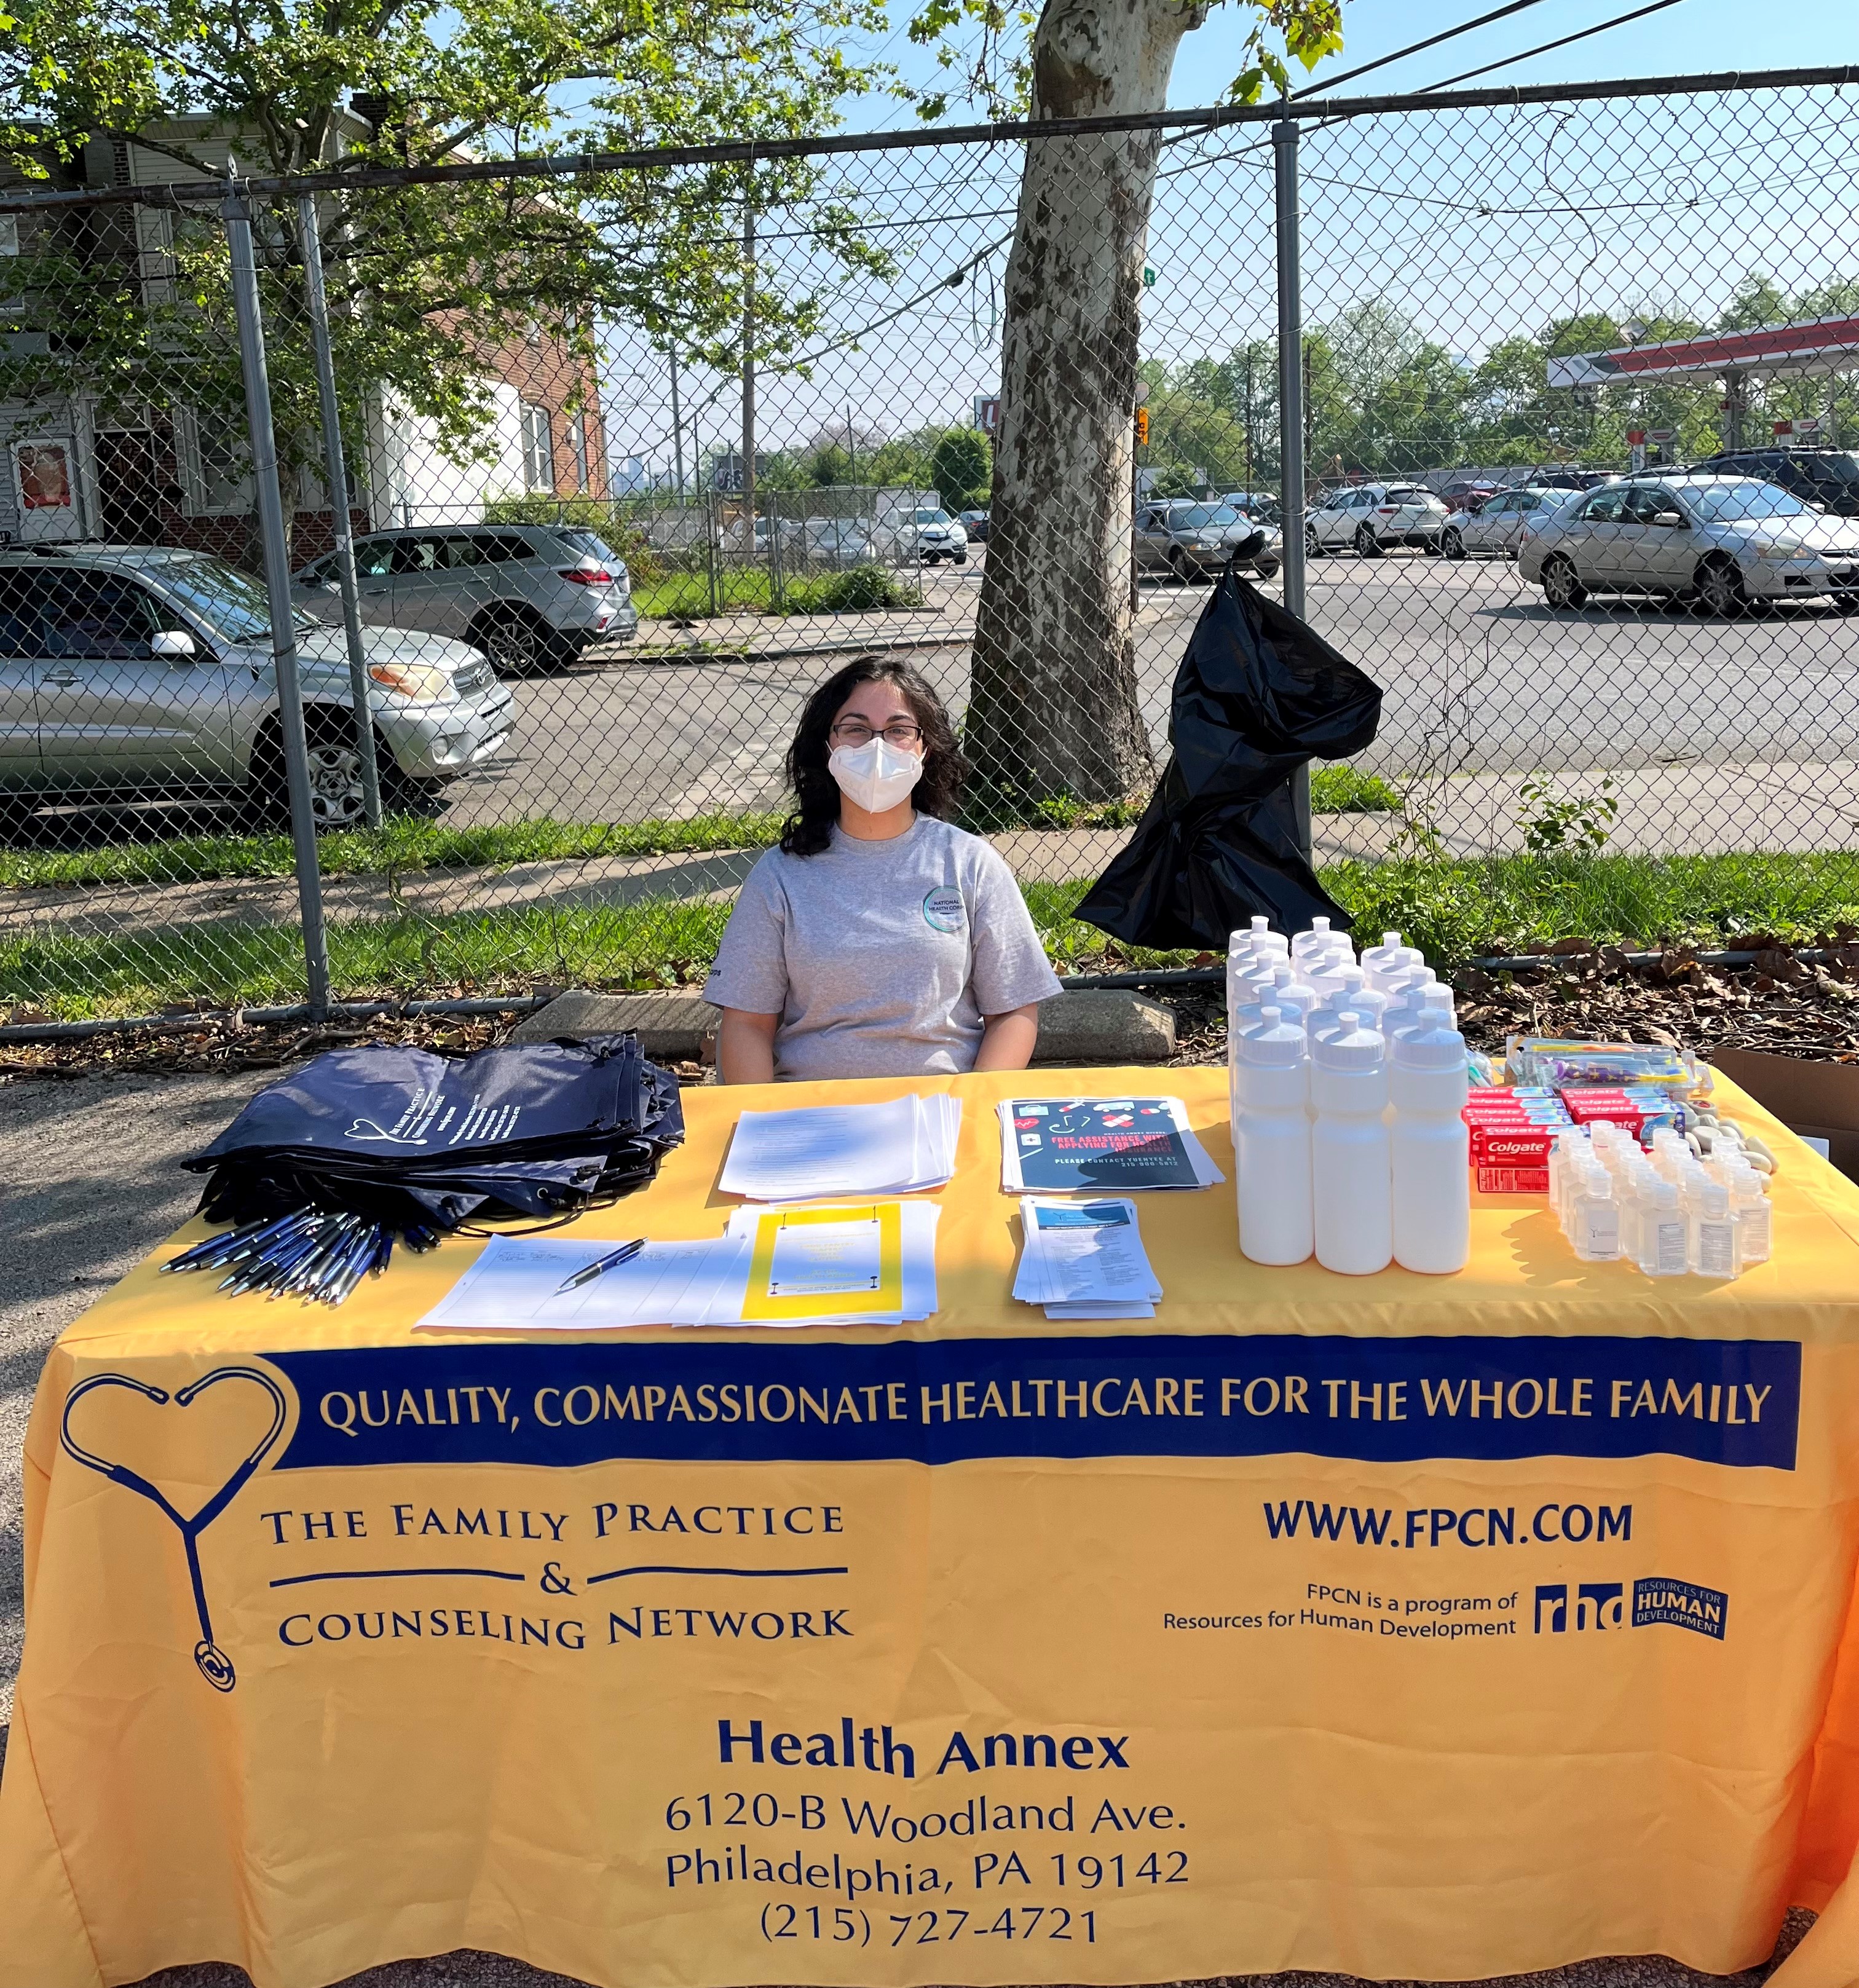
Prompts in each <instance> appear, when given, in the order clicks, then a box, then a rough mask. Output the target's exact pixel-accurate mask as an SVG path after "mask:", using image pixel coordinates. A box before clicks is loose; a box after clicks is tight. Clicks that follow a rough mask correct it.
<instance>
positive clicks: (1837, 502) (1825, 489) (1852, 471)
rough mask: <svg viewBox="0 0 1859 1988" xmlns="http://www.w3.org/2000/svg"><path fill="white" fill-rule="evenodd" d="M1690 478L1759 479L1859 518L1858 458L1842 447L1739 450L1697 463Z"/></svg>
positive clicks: (1836, 513) (1842, 515) (1837, 514)
mask: <svg viewBox="0 0 1859 1988" xmlns="http://www.w3.org/2000/svg"><path fill="white" fill-rule="evenodd" d="M1686 473H1687V474H1688V475H1693V474H1709V475H1713V476H1759V477H1760V478H1762V480H1763V482H1765V483H1779V484H1780V485H1781V486H1782V488H1783V489H1784V490H1786V491H1787V492H1789V493H1790V495H1792V496H1795V497H1804V498H1806V499H1807V501H1808V502H1809V503H1810V504H1818V505H1820V508H1821V509H1822V510H1824V511H1828V512H1831V513H1832V514H1833V516H1834V517H1836V518H1859V455H1853V454H1852V453H1851V451H1849V450H1847V449H1843V448H1739V449H1735V450H1732V451H1729V452H1728V453H1726V454H1725V455H1713V456H1712V457H1710V458H1709V459H1708V460H1707V461H1705V462H1694V463H1693V464H1692V466H1691V469H1690V470H1689V471H1688V472H1686Z"/></svg>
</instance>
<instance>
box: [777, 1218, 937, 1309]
mask: <svg viewBox="0 0 1859 1988" xmlns="http://www.w3.org/2000/svg"><path fill="white" fill-rule="evenodd" d="M820 1222H836V1223H837V1222H877V1225H878V1284H877V1290H870V1291H840V1292H837V1293H822V1292H816V1291H801V1292H796V1293H795V1294H794V1295H793V1297H774V1296H772V1295H771V1293H770V1292H769V1285H770V1283H772V1281H773V1278H774V1270H775V1239H776V1236H779V1234H780V1232H781V1231H782V1229H783V1228H784V1227H786V1226H790V1225H801V1224H813V1223H820ZM903 1310H904V1223H903V1214H902V1211H901V1209H900V1208H899V1206H898V1204H897V1202H894V1201H884V1202H874V1203H873V1204H872V1205H870V1207H865V1208H795V1209H779V1210H775V1211H771V1212H769V1213H768V1214H766V1215H762V1217H760V1219H759V1220H758V1221H757V1222H756V1223H755V1246H754V1249H753V1252H752V1254H751V1256H750V1257H749V1288H748V1290H746V1291H745V1292H744V1293H743V1295H742V1317H743V1319H744V1320H745V1322H749V1323H753V1322H755V1321H756V1320H781V1319H793V1318H830V1317H835V1316H849V1317H864V1316H865V1315H866V1314H867V1313H871V1312H896V1313H898V1314H899V1315H900V1316H901V1314H902V1312H903Z"/></svg>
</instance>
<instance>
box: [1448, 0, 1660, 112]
mask: <svg viewBox="0 0 1859 1988" xmlns="http://www.w3.org/2000/svg"><path fill="white" fill-rule="evenodd" d="M1677 5H1678V0H1652V5H1651V6H1650V7H1641V8H1638V9H1637V10H1636V11H1635V12H1633V13H1631V14H1619V15H1615V17H1614V19H1612V20H1611V21H1603V22H1600V24H1599V25H1597V26H1595V27H1592V28H1584V29H1582V30H1581V31H1580V33H1578V34H1573V35H1563V38H1562V39H1561V40H1560V41H1559V42H1544V43H1543V46H1542V47H1541V48H1540V49H1525V50H1524V51H1523V53H1522V54H1521V55H1516V56H1505V57H1504V59H1503V60H1502V62H1494V63H1486V65H1485V66H1484V67H1483V68H1482V69H1467V70H1466V71H1465V74H1464V75H1463V76H1448V77H1447V78H1446V79H1445V82H1444V83H1428V85H1427V86H1426V88H1425V90H1421V91H1419V92H1418V94H1419V95H1420V96H1431V94H1432V93H1433V92H1434V91H1435V90H1450V89H1451V88H1452V86H1453V84H1455V83H1469V82H1470V81H1471V80H1472V78H1473V77H1474V76H1489V75H1490V73H1491V72H1492V70H1493V69H1508V68H1509V66H1510V65H1511V64H1512V63H1520V62H1528V61H1529V59H1530V57H1531V56H1546V55H1547V54H1548V53H1549V52H1550V49H1566V48H1567V46H1568V45H1569V44H1570V42H1585V41H1586V40H1587V39H1588V37H1589V35H1604V34H1605V33H1606V32H1607V30H1608V29H1610V28H1624V27H1625V26H1626V25H1627V22H1629V21H1639V20H1643V19H1644V18H1645V17H1646V15H1648V14H1657V13H1659V12H1661V11H1662V10H1663V9H1664V8H1667V7H1675V6H1677Z"/></svg>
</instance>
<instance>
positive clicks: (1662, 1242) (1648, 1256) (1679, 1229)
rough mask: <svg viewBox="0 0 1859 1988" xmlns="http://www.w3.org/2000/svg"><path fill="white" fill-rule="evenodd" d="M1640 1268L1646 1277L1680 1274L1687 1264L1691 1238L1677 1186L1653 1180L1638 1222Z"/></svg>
mask: <svg viewBox="0 0 1859 1988" xmlns="http://www.w3.org/2000/svg"><path fill="white" fill-rule="evenodd" d="M1639 1263H1640V1268H1641V1270H1644V1272H1645V1273H1646V1274H1647V1276H1649V1277H1682V1276H1684V1275H1685V1272H1686V1270H1688V1269H1689V1268H1690V1265H1691V1256H1690V1239H1689V1236H1688V1231H1687V1229H1686V1226H1685V1211H1684V1209H1682V1208H1681V1207H1680V1206H1679V1205H1678V1189H1677V1188H1675V1186H1674V1185H1672V1183H1671V1182H1670V1181H1668V1180H1655V1182H1653V1185H1652V1188H1651V1192H1650V1193H1649V1194H1648V1198H1647V1205H1646V1209H1645V1212H1644V1215H1642V1216H1641V1222H1640V1259H1639Z"/></svg>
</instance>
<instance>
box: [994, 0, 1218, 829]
mask: <svg viewBox="0 0 1859 1988" xmlns="http://www.w3.org/2000/svg"><path fill="white" fill-rule="evenodd" d="M1203 18H1204V12H1203V10H1202V9H1201V8H1198V7H1194V6H1179V5H1171V4H1169V0H1047V5H1046V8H1045V10H1044V12H1043V13H1042V14H1041V15H1040V17H1039V30H1038V32H1037V34H1036V37H1035V39H1034V43H1033V116H1034V117H1036V118H1060V117H1102V116H1107V115H1114V114H1116V113H1120V112H1125V111H1134V110H1161V108H1162V107H1163V105H1164V102H1165V100H1166V96H1167V93H1168V75H1169V71H1170V69H1171V67H1172V66H1173V64H1174V61H1175V48H1176V46H1177V45H1178V42H1180V40H1181V36H1182V35H1184V34H1185V33H1186V32H1188V30H1189V29H1191V28H1195V27H1198V25H1200V22H1201V21H1202V19H1203ZM1159 142H1160V134H1158V133H1156V132H1153V131H1119V132H1109V133H1104V134H1099V135H1097V136H1094V137H1093V136H1086V137H1054V138H1044V139H1037V140H1033V142H1031V143H1030V144H1029V145H1028V146H1027V148H1026V167H1025V170H1024V172H1023V174H1022V178H1021V181H1020V200H1019V218H1018V221H1017V222H1016V227H1015V231H1014V238H1013V249H1012V253H1011V255H1009V258H1008V262H1007V282H1006V317H1005V323H1004V325H1003V328H1002V353H1001V422H1000V433H999V439H998V441H997V444H996V447H995V461H994V486H993V493H992V507H991V509H992V515H991V517H990V519H989V528H988V553H987V564H986V568H985V571H984V573H983V574H982V587H981V601H980V605H979V610H978V612H977V614H976V618H975V657H974V678H973V688H972V695H971V699H970V702H969V706H968V723H967V727H966V731H965V740H964V744H965V750H966V752H967V754H968V759H969V760H970V762H971V763H972V766H973V767H974V769H975V779H976V783H977V786H978V789H979V792H978V793H977V796H976V799H977V800H978V801H979V802H980V803H981V805H982V807H983V808H985V807H987V806H989V800H990V796H992V797H994V804H995V806H999V803H1000V802H1001V801H1009V802H1010V801H1011V800H1012V799H1013V798H1015V797H1043V796H1055V795H1070V796H1074V797H1076V798H1077V799H1079V800H1111V799H1114V798H1115V797H1117V796H1119V795H1122V794H1124V793H1128V792H1129V791H1130V790H1131V789H1132V788H1134V787H1136V786H1139V785H1141V784H1142V783H1144V782H1145V781H1147V780H1148V779H1150V778H1151V777H1152V776H1153V774H1154V762H1153V760H1152V759H1151V756H1150V752H1149V744H1148V734H1147V732H1146V731H1145V729H1144V725H1143V722H1142V718H1141V712H1140V711H1139V709H1138V707H1137V689H1136V659H1135V651H1134V642H1133V640H1132V634H1131V623H1132V612H1131V573H1130V562H1131V556H1132V547H1131V501H1132V497H1133V492H1132V489H1131V482H1132V478H1133V474H1134V453H1133V451H1134V418H1135V405H1136V402H1135V396H1136V362H1137V334H1138V330H1139V323H1138V314H1139V306H1140V303H1141V296H1142V266H1143V252H1144V247H1145V245H1146V242H1147V240H1148V229H1149V205H1150V199H1151V194H1152V193H1153V192H1154V184H1155V167H1156V160H1157V157H1158V147H1159Z"/></svg>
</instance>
